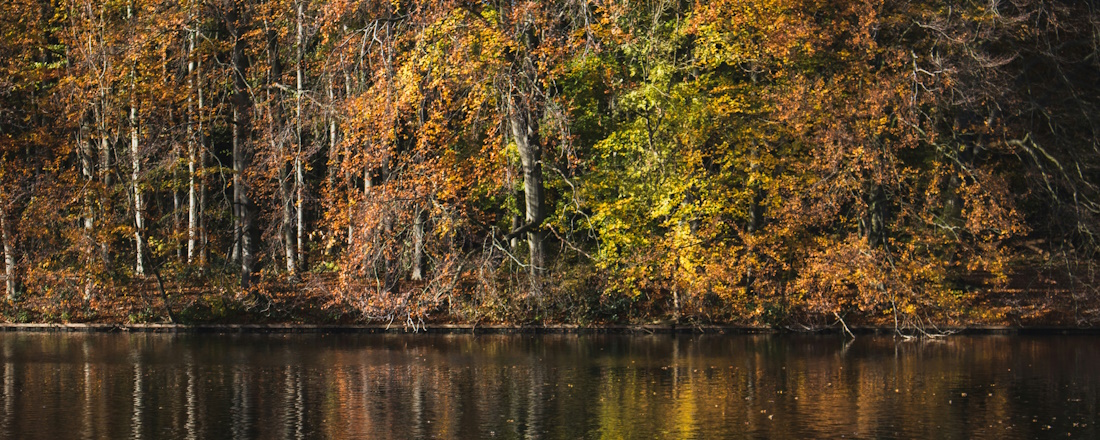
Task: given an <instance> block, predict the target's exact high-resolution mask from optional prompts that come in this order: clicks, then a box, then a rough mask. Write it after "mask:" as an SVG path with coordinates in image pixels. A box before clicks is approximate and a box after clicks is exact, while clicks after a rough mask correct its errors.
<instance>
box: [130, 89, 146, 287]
mask: <svg viewBox="0 0 1100 440" xmlns="http://www.w3.org/2000/svg"><path fill="white" fill-rule="evenodd" d="M131 93H133V90H131ZM139 147H140V146H139V144H138V116H137V107H135V105H134V104H133V103H131V104H130V157H131V159H132V161H131V164H132V172H131V174H130V187H131V189H132V191H133V193H134V251H135V257H134V260H135V261H134V273H135V274H137V275H138V276H143V275H145V237H144V230H145V219H144V218H143V216H142V209H144V200H143V198H142V194H141V151H139Z"/></svg>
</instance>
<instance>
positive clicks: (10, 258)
mask: <svg viewBox="0 0 1100 440" xmlns="http://www.w3.org/2000/svg"><path fill="white" fill-rule="evenodd" d="M12 239H13V238H12V234H11V225H10V224H9V222H8V212H7V210H6V209H4V208H3V207H2V206H0V240H3V241H4V286H5V288H6V292H7V298H8V301H11V300H14V299H15V298H16V297H17V296H18V295H19V292H18V291H17V286H18V283H16V279H15V247H14V246H12V242H11V241H12Z"/></svg>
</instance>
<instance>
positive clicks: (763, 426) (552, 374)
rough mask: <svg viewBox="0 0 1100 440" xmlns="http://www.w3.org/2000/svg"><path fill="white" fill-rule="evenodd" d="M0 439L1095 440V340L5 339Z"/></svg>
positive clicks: (1098, 359) (1, 343)
mask: <svg viewBox="0 0 1100 440" xmlns="http://www.w3.org/2000/svg"><path fill="white" fill-rule="evenodd" d="M0 353H2V359H0V381H2V383H0V436H2V438H5V439H66V438H72V439H123V438H133V439H221V438H225V439H236V438H240V439H246V438H247V439H253V438H255V439H301V438H341V439H343V438H354V439H368V438H370V439H414V438H464V439H492V438H500V439H511V438H547V439H577V438H591V439H595V438H607V439H620V438H647V439H652V438H662V439H663V438H959V439H964V438H975V439H1010V438H1021V439H1022V438H1036V437H1038V438H1053V437H1058V438H1066V437H1067V436H1068V437H1069V438H1098V437H1100V430H1098V429H1097V422H1098V418H1100V399H1098V394H1097V393H1098V390H1100V337H1098V336H953V337H949V338H945V339H939V340H924V341H920V340H909V341H903V340H895V339H894V338H891V337H889V336H860V337H859V338H857V339H855V340H854V341H848V340H846V339H845V338H843V337H840V336H810V335H696V336H686V335H478V336H474V335H441V334H423V333H421V334H411V335H408V334H402V335H396V334H231V335H230V334H226V335H221V334H156V333H18V332H12V333H0Z"/></svg>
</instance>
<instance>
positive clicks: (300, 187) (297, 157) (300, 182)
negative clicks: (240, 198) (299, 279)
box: [294, 1, 305, 266]
mask: <svg viewBox="0 0 1100 440" xmlns="http://www.w3.org/2000/svg"><path fill="white" fill-rule="evenodd" d="M297 3H298V41H297V50H298V54H297V55H298V56H297V63H296V64H295V80H296V86H297V87H296V89H295V92H296V93H295V94H294V105H295V108H294V117H295V125H294V132H295V136H296V140H297V143H296V144H297V146H298V151H296V152H295V154H294V188H295V192H296V193H295V195H294V198H295V200H296V206H295V211H296V214H297V219H296V220H297V222H296V223H297V229H298V231H297V234H296V236H297V239H298V243H297V246H295V249H296V250H297V251H298V255H297V257H298V258H297V264H298V265H299V266H301V265H303V264H304V263H305V201H304V199H303V198H302V196H303V194H304V193H305V170H304V169H303V166H302V153H303V150H304V148H302V93H304V90H303V86H304V82H305V78H304V72H303V68H302V59H303V57H304V56H305V48H304V45H305V34H304V33H303V32H302V21H303V20H305V11H304V8H305V3H304V2H302V1H298V2H297Z"/></svg>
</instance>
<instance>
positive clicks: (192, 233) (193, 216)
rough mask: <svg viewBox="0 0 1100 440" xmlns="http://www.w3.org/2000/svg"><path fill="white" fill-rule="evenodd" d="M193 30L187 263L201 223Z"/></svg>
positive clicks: (192, 257)
mask: <svg viewBox="0 0 1100 440" xmlns="http://www.w3.org/2000/svg"><path fill="white" fill-rule="evenodd" d="M197 32H198V31H192V32H191V33H190V35H189V36H188V39H187V263H188V264H191V263H193V262H194V260H195V242H196V235H197V234H196V232H197V231H198V223H199V206H198V203H199V200H198V194H197V191H196V187H195V185H196V183H197V182H196V180H197V179H196V175H195V173H196V172H197V167H196V163H195V156H196V154H195V150H196V149H197V148H198V147H197V146H196V142H195V137H196V136H195V110H194V109H195V104H194V101H195V75H196V72H195V59H194V56H195V38H196V35H195V34H196V33H197Z"/></svg>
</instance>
